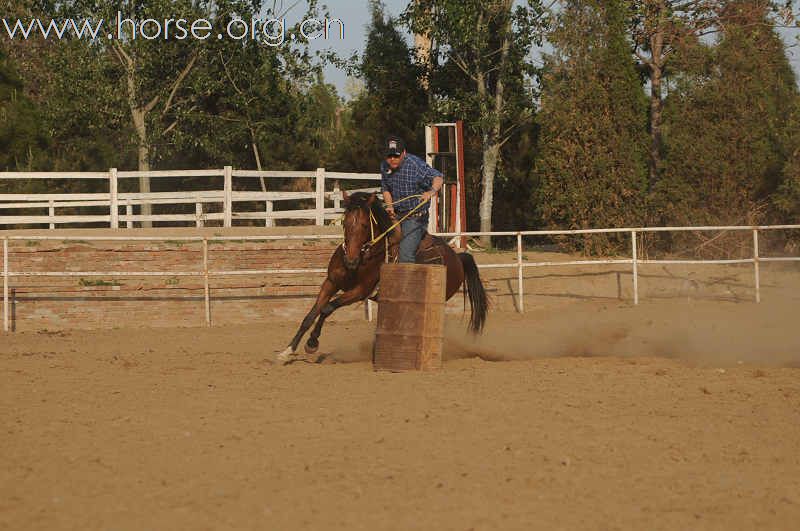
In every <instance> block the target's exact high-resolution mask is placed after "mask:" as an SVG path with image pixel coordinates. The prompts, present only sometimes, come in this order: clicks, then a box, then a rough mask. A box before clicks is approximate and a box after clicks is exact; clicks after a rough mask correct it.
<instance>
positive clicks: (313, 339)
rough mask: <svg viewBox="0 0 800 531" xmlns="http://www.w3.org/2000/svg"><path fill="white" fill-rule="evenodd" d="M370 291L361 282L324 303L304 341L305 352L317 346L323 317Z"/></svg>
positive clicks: (309, 351)
mask: <svg viewBox="0 0 800 531" xmlns="http://www.w3.org/2000/svg"><path fill="white" fill-rule="evenodd" d="M371 291H372V290H369V291H368V290H367V289H366V288H365V287H364V286H363V285H362V284H359V285H358V286H356V287H355V288H353V289H351V290H350V291H345V292H344V293H342V294H341V295H340V296H339V297H336V298H335V299H334V300H332V301H331V302H329V303H328V304H326V305H325V307H324V308H322V311H321V312H320V316H319V319H317V324H316V326H315V327H314V330H312V332H311V336H309V338H308V341H307V342H306V352H308V353H309V354H313V353H315V352H316V351H317V349H318V348H319V336H320V334H321V333H322V325H324V324H325V319H327V318H328V317H329V316H330V315H331V314H332V313H333V312H335V311H336V310H337V309H338V308H341V307H342V306H347V305H348V304H352V303H354V302H356V301H359V300H361V299H364V298H366V296H367V295H369V293H370V292H371Z"/></svg>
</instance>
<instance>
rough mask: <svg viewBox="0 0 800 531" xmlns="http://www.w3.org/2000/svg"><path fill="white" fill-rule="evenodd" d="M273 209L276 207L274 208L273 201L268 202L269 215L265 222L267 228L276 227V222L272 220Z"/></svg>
mask: <svg viewBox="0 0 800 531" xmlns="http://www.w3.org/2000/svg"><path fill="white" fill-rule="evenodd" d="M273 209H274V206H273V203H272V201H267V212H266V214H267V215H266V218H265V221H264V226H265V227H274V226H275V221H274V220H273V219H272V211H273Z"/></svg>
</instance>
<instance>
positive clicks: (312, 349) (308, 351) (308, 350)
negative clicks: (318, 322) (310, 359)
mask: <svg viewBox="0 0 800 531" xmlns="http://www.w3.org/2000/svg"><path fill="white" fill-rule="evenodd" d="M318 350H319V345H317V346H316V347H312V346H310V345H309V344H308V343H306V354H314V353H316V352H317V351H318Z"/></svg>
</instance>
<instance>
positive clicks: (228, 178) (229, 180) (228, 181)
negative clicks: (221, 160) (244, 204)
mask: <svg viewBox="0 0 800 531" xmlns="http://www.w3.org/2000/svg"><path fill="white" fill-rule="evenodd" d="M222 211H223V212H224V213H225V219H224V221H223V225H224V226H225V227H230V226H231V225H232V219H233V216H232V214H233V170H232V168H231V167H230V166H225V202H224V203H223V205H222Z"/></svg>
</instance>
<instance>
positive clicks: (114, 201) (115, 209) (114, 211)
mask: <svg viewBox="0 0 800 531" xmlns="http://www.w3.org/2000/svg"><path fill="white" fill-rule="evenodd" d="M108 193H109V195H110V200H111V203H110V205H111V206H110V209H111V212H110V214H111V228H112V229H118V228H119V196H118V194H117V169H116V168H111V169H110V170H108Z"/></svg>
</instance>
